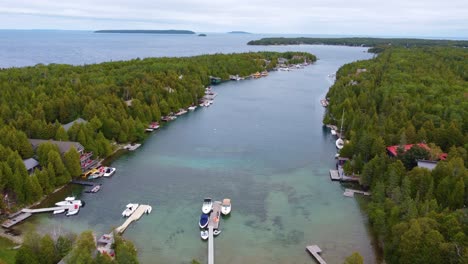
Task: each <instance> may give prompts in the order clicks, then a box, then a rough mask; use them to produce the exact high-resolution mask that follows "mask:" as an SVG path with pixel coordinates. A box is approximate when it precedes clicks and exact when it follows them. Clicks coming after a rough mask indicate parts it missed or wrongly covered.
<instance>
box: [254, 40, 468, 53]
mask: <svg viewBox="0 0 468 264" xmlns="http://www.w3.org/2000/svg"><path fill="white" fill-rule="evenodd" d="M303 44H307V45H342V46H360V47H370V48H371V49H369V51H370V52H375V53H378V52H381V51H382V50H383V49H384V48H386V47H407V48H409V47H434V46H445V47H464V48H466V47H468V41H465V40H445V39H412V38H307V37H299V38H284V37H277V38H262V39H259V40H251V41H249V42H248V43H247V45H267V46H268V45H303Z"/></svg>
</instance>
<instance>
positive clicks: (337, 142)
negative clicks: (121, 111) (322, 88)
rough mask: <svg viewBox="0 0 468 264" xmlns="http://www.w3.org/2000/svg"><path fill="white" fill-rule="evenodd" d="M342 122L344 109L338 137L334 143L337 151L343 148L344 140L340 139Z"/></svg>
mask: <svg viewBox="0 0 468 264" xmlns="http://www.w3.org/2000/svg"><path fill="white" fill-rule="evenodd" d="M343 120H344V109H343V115H342V116H341V128H340V137H339V138H338V139H337V140H336V142H335V145H336V148H337V149H342V148H343V147H344V140H343V139H342V138H341V135H342V134H343Z"/></svg>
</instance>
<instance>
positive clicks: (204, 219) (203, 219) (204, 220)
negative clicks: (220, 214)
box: [198, 214, 210, 228]
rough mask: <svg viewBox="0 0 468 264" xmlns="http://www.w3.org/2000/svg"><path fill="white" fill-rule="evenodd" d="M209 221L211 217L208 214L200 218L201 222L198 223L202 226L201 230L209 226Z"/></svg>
mask: <svg viewBox="0 0 468 264" xmlns="http://www.w3.org/2000/svg"><path fill="white" fill-rule="evenodd" d="M209 221H210V216H209V215H207V214H202V215H201V216H200V221H198V226H200V228H205V227H206V226H207V225H208V222H209Z"/></svg>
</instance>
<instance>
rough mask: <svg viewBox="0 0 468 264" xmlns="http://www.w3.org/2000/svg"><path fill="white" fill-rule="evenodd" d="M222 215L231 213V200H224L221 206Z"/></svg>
mask: <svg viewBox="0 0 468 264" xmlns="http://www.w3.org/2000/svg"><path fill="white" fill-rule="evenodd" d="M221 213H222V214H223V215H228V214H229V213H231V199H224V200H223V203H222V204H221Z"/></svg>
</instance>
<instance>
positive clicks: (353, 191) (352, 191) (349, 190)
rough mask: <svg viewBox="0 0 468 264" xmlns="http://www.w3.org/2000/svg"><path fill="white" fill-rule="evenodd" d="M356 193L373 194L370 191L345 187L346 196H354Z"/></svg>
mask: <svg viewBox="0 0 468 264" xmlns="http://www.w3.org/2000/svg"><path fill="white" fill-rule="evenodd" d="M355 193H357V194H362V195H365V196H369V195H371V194H370V193H369V192H365V191H360V190H353V189H345V192H344V193H343V195H344V196H346V197H354V194H355Z"/></svg>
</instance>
